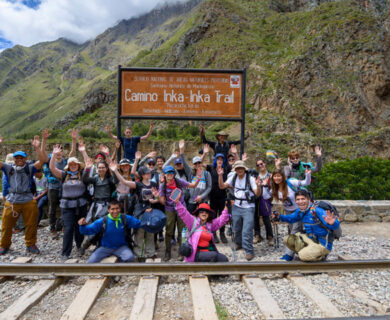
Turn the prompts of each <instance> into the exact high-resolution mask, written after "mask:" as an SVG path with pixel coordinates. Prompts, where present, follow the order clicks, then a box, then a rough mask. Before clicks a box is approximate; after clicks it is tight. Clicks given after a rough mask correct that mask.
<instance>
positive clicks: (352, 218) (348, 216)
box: [344, 213, 358, 222]
mask: <svg viewBox="0 0 390 320" xmlns="http://www.w3.org/2000/svg"><path fill="white" fill-rule="evenodd" d="M344 221H346V222H356V221H358V216H357V215H356V213H347V214H346V215H344Z"/></svg>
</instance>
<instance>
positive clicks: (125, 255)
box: [88, 245, 134, 263]
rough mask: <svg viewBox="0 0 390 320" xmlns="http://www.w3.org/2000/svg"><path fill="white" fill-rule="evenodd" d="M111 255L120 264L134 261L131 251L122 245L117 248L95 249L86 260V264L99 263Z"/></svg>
mask: <svg viewBox="0 0 390 320" xmlns="http://www.w3.org/2000/svg"><path fill="white" fill-rule="evenodd" d="M111 255H114V256H116V257H118V258H119V259H120V260H121V261H122V262H131V261H133V260H134V255H133V252H132V251H131V249H130V248H129V247H128V246H126V245H124V246H121V247H119V248H107V247H99V248H97V249H96V250H95V251H94V252H93V253H92V255H91V256H90V257H89V259H88V263H99V262H100V261H102V260H103V259H104V258H107V257H109V256H111Z"/></svg>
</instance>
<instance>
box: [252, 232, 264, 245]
mask: <svg viewBox="0 0 390 320" xmlns="http://www.w3.org/2000/svg"><path fill="white" fill-rule="evenodd" d="M261 241H263V238H262V237H261V235H259V234H256V235H255V237H254V238H253V243H254V244H256V243H259V242H261Z"/></svg>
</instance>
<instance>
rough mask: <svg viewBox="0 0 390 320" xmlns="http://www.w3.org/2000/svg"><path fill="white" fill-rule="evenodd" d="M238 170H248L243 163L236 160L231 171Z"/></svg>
mask: <svg viewBox="0 0 390 320" xmlns="http://www.w3.org/2000/svg"><path fill="white" fill-rule="evenodd" d="M238 168H244V169H245V170H249V168H248V167H247V166H246V164H245V162H244V161H242V160H237V161H236V162H234V165H233V169H232V171H236V169H238Z"/></svg>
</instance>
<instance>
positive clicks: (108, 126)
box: [106, 125, 111, 133]
mask: <svg viewBox="0 0 390 320" xmlns="http://www.w3.org/2000/svg"><path fill="white" fill-rule="evenodd" d="M106 131H107V132H108V133H110V132H111V127H110V125H106Z"/></svg>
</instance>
